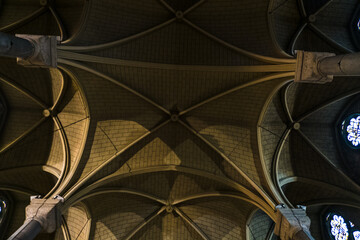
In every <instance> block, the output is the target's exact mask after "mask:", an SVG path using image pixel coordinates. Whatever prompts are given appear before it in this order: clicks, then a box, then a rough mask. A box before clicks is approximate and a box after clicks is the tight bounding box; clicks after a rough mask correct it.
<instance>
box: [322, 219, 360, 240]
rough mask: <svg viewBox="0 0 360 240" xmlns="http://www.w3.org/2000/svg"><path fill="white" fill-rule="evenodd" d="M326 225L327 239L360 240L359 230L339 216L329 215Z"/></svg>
mask: <svg viewBox="0 0 360 240" xmlns="http://www.w3.org/2000/svg"><path fill="white" fill-rule="evenodd" d="M326 223H327V228H328V234H329V237H330V238H331V239H332V240H360V231H359V228H357V226H356V225H355V224H354V223H353V222H351V221H350V220H349V219H346V218H344V217H343V216H341V215H340V214H338V213H329V214H328V215H327V217H326Z"/></svg>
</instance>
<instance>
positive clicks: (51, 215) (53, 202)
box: [25, 196, 64, 233]
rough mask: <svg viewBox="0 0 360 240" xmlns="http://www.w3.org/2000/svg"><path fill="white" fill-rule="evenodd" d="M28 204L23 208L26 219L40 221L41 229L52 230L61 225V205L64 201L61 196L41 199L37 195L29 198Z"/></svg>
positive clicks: (50, 231) (49, 231)
mask: <svg viewBox="0 0 360 240" xmlns="http://www.w3.org/2000/svg"><path fill="white" fill-rule="evenodd" d="M30 199H31V201H30V205H28V206H27V207H26V209H25V212H26V220H25V222H27V221H31V220H35V221H37V222H39V223H40V225H41V228H42V229H43V231H45V232H47V233H52V232H54V231H55V230H56V229H57V228H58V227H59V226H60V225H61V211H60V210H61V209H60V208H61V206H62V204H63V202H64V199H63V198H62V197H59V196H58V197H55V198H51V199H41V198H39V197H38V196H33V197H31V198H30Z"/></svg>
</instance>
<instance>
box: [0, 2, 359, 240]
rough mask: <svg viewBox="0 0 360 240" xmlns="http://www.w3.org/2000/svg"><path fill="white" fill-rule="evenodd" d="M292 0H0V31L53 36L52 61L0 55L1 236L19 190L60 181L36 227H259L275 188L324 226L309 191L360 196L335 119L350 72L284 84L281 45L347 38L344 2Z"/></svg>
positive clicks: (284, 48)
mask: <svg viewBox="0 0 360 240" xmlns="http://www.w3.org/2000/svg"><path fill="white" fill-rule="evenodd" d="M350 2H351V3H350ZM299 3H302V4H303V5H304V6H305V7H304V9H305V10H302V9H300V10H299V7H298V2H297V1H294V0H288V1H287V0H285V1H283V0H282V1H280V0H278V1H270V2H269V1H265V0H256V1H250V0H245V1H236V0H199V1H196V0H186V1H184V0H183V1H180V0H140V1H136V2H134V1H129V0H121V1H116V2H115V1H110V0H86V1H82V0H77V1H73V0H71V1H70V0H68V1H67V0H56V1H50V0H48V2H46V1H40V4H39V1H32V0H31V1H30V0H26V1H24V0H16V1H15V0H11V1H10V0H8V1H5V0H3V1H1V5H0V31H6V32H10V33H27V34H51V35H59V36H61V37H62V42H61V45H59V46H58V68H57V69H39V68H24V67H22V66H19V65H17V64H16V62H15V61H14V60H13V59H7V58H0V88H1V92H2V95H3V97H4V99H5V101H6V104H7V114H6V121H5V124H4V126H3V129H2V130H1V136H0V190H1V191H3V192H4V193H5V192H6V193H7V194H9V196H10V197H11V204H12V205H13V207H12V209H13V211H12V212H11V217H10V219H9V220H8V225H7V229H6V236H9V235H11V234H12V233H13V232H14V231H15V230H16V229H17V228H18V227H19V226H20V225H21V224H22V222H23V221H24V208H25V206H26V205H27V204H28V203H29V196H30V195H38V194H39V195H42V196H43V197H46V198H48V197H52V196H54V195H57V194H59V195H61V196H63V197H64V198H65V205H64V210H63V224H62V226H61V228H60V229H59V230H58V231H57V232H56V233H54V234H51V235H47V234H41V235H39V236H38V239H54V238H56V239H246V236H247V235H248V236H249V239H264V238H266V239H270V238H271V237H272V232H271V231H272V228H273V221H274V220H275V206H276V205H277V204H279V203H282V202H284V203H285V204H287V205H289V206H296V205H297V204H304V205H307V206H310V215H311V214H312V215H311V217H312V221H313V222H314V225H313V226H315V227H313V229H312V232H313V234H314V236H315V237H316V239H321V236H319V234H320V230H319V229H318V228H320V225H319V218H316V215H315V214H314V213H315V212H318V211H319V209H318V208H316V207H314V208H313V209H314V210H312V208H311V206H312V205H316V206H318V205H319V204H320V206H321V207H324V206H329V205H341V204H343V203H345V202H346V203H347V204H348V205H350V206H353V207H359V204H358V202H359V200H360V195H359V194H360V187H359V182H360V181H359V178H358V177H357V178H356V176H357V175H356V174H354V172H351V169H350V168H349V167H346V166H349V165H346V164H344V163H343V159H344V157H343V156H342V154H341V151H342V150H341V148H339V147H338V146H337V143H338V142H337V140H336V126H337V125H336V123H337V121H338V120H339V118H341V117H342V116H343V115H344V114H345V112H344V108H345V107H346V106H349V105H351V104H352V106H353V109H357V108H358V106H355V105H353V102H354V101H356V99H358V92H359V89H360V81H359V79H357V78H355V77H352V78H335V80H334V81H333V82H332V83H329V84H326V85H312V84H308V85H306V84H297V83H293V82H292V80H293V76H294V67H295V66H294V65H295V59H294V57H293V56H292V54H293V50H294V49H305V50H317V51H324V50H326V51H330V52H336V53H341V52H346V51H347V50H346V49H348V50H349V51H353V50H355V47H354V45H351V42H350V41H347V38H346V37H344V38H341V37H340V38H339V35H336V34H342V35H341V36H343V32H344V31H345V30H343V28H344V29H345V25H346V24H345V23H346V21H345V20H344V23H343V24H339V26H338V25H336V26H337V27H333V24H332V23H331V22H326V19H328V18H329V19H330V18H332V17H336V16H332V14H335V15H336V14H339V12H338V11H334V9H339V6H341V8H340V9H341V10H342V11H344V12H351V11H350V10H351V9H353V8H354V6H355V5H356V3H355V1H349V3H343V1H335V0H334V1H329V2H328V3H327V2H323V3H322V4H321V5H319V6H310V3H309V1H305V0H304V1H299ZM300 6H302V5H301V4H300ZM309 6H310V7H309ZM319 8H321V9H320V10H321V11H319V13H318V15H317V17H316V19H317V20H318V21H319V24H320V25H319V29H320V28H321V29H322V27H323V28H324V30H323V31H321V33H322V35H321V34H320V35H319V32H320V30H319V31H317V30H315V31H314V29H317V28H316V27H314V26H312V25H314V24H313V23H311V24H312V25H311V24H310V31H311V32H310V33H309V34H308V33H307V31H309V30H306V29H307V28H306V27H304V26H303V25H304V24H303V23H302V20H301V19H303V18H305V17H306V16H308V15H311V14H313V12H311V13H310V11H314V9H315V11H317V10H316V9H319ZM330 10H331V11H330ZM326 11H328V12H326ZM325 12H326V13H325ZM308 25H309V24H308ZM307 27H309V26H307ZM339 28H341V29H342V30H341V31H340V30H339ZM307 34H308V35H307ZM346 34H349V33H347V32H346ZM324 35H326V37H324ZM349 36H350V35H349ZM313 39H317V40H316V41H315V40H313ZM329 39H330V40H329ZM343 39H344V40H343ZM289 46H290V47H289ZM324 46H326V47H324ZM339 46H340V47H339ZM295 123H299V124H300V125H297V126H296V127H294V126H295ZM299 126H300V127H299ZM349 169H350V170H349ZM352 169H354V168H352ZM313 216H315V217H313ZM316 226H317V227H316Z"/></svg>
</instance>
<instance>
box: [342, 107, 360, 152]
mask: <svg viewBox="0 0 360 240" xmlns="http://www.w3.org/2000/svg"><path fill="white" fill-rule="evenodd" d="M341 128H342V130H341V131H342V135H343V137H344V139H345V142H346V143H347V144H348V145H349V146H350V147H351V148H354V149H358V148H360V114H359V113H356V114H352V115H350V116H348V117H347V118H346V119H345V120H344V121H343V123H342V126H341Z"/></svg>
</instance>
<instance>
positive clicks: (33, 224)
mask: <svg viewBox="0 0 360 240" xmlns="http://www.w3.org/2000/svg"><path fill="white" fill-rule="evenodd" d="M41 230H42V227H41V224H40V223H39V222H38V221H36V220H30V221H26V222H25V223H24V224H23V225H22V226H21V227H20V228H19V229H18V230H17V231H16V232H15V233H14V234H13V235H11V236H10V237H9V239H8V240H32V239H34V238H35V237H36V236H37V235H38V234H39V233H40V231H41Z"/></svg>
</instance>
